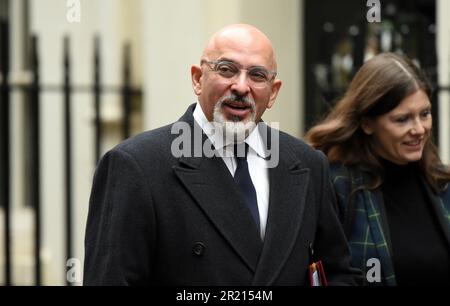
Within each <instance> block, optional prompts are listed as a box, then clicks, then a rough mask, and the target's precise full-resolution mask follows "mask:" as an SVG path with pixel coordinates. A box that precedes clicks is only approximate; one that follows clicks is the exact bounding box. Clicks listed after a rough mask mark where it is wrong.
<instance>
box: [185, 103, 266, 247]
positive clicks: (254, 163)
mask: <svg viewBox="0 0 450 306" xmlns="http://www.w3.org/2000/svg"><path fill="white" fill-rule="evenodd" d="M193 115H194V119H195V121H196V122H197V124H198V125H199V126H200V127H201V128H202V130H203V131H204V132H205V134H206V135H207V136H208V138H209V140H210V141H211V142H212V144H213V145H214V148H215V149H216V150H217V152H218V155H219V156H220V157H221V158H222V160H223V161H224V163H225V165H226V166H227V168H228V170H229V171H230V173H231V175H232V176H234V173H235V171H236V166H237V163H236V158H235V157H234V155H233V143H228V144H223V141H222V140H219V141H218V140H217V134H216V133H214V127H213V125H212V123H211V122H209V121H208V119H207V118H206V116H205V114H204V113H203V110H202V107H201V106H200V104H199V103H198V102H197V105H196V106H195V110H194V114H193ZM260 124H265V123H260ZM245 142H246V143H247V144H248V146H249V149H248V154H247V163H248V169H249V172H250V177H251V179H252V182H253V185H254V186H255V190H256V199H257V201H258V211H259V221H260V227H261V228H260V229H261V239H262V240H264V235H265V232H266V225H267V213H268V210H269V171H268V165H267V160H266V158H267V156H268V153H267V151H266V150H265V149H264V148H265V146H264V142H263V141H262V139H261V135H260V134H259V132H258V128H255V129H254V130H253V131H252V132H251V133H250V135H248V137H247V139H245ZM224 151H227V154H224Z"/></svg>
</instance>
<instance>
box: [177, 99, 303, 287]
mask: <svg viewBox="0 0 450 306" xmlns="http://www.w3.org/2000/svg"><path fill="white" fill-rule="evenodd" d="M194 107H195V104H193V105H191V106H190V107H189V108H188V111H187V112H186V114H185V115H183V117H181V118H180V121H184V122H187V123H188V124H189V125H190V126H191V127H194V126H195V125H196V123H195V122H194V119H193V116H192V112H193V110H194ZM267 129H268V135H270V134H271V133H270V128H269V127H267ZM205 142H209V139H208V137H207V136H206V135H205V134H203V136H202V143H205ZM192 143H194V142H192ZM269 143H270V141H269ZM209 145H210V143H209ZM279 152H280V153H279V156H280V160H279V163H278V166H277V167H275V168H270V169H269V183H270V199H269V214H268V220H267V228H266V234H265V240H264V243H263V242H262V241H261V239H260V237H259V233H258V231H257V229H256V227H255V225H254V222H253V219H252V216H251V214H250V212H249V211H248V209H247V208H246V205H245V204H244V202H243V200H242V199H241V196H240V195H239V193H238V191H237V188H236V186H235V182H234V180H233V178H232V176H231V174H230V173H229V171H228V169H227V167H226V165H225V163H224V162H223V160H222V159H221V158H220V157H210V158H208V157H192V156H183V157H180V158H179V163H178V165H176V166H174V167H173V170H174V172H175V174H176V175H177V177H178V178H179V179H180V181H181V182H182V184H183V185H184V186H185V188H186V189H187V190H188V191H189V193H190V194H191V196H192V197H193V198H194V199H195V202H196V204H197V205H198V206H199V207H200V208H201V209H202V211H203V212H204V213H205V215H206V216H207V217H208V218H209V219H210V221H211V223H212V224H214V226H215V228H216V229H217V230H218V231H219V232H220V233H221V234H222V236H223V237H224V238H225V239H226V240H227V241H228V242H229V243H230V245H231V246H232V248H233V249H234V250H235V251H236V253H237V254H238V255H239V257H240V258H241V259H242V261H243V262H244V263H245V264H246V265H247V267H248V268H249V269H250V270H251V271H252V272H254V279H253V284H254V285H270V284H272V283H273V282H274V281H275V280H276V277H277V276H278V274H279V273H280V271H281V270H282V268H283V266H284V264H285V263H286V261H287V259H288V257H289V255H290V253H291V251H292V249H293V247H294V245H295V241H296V238H297V236H298V234H299V231H300V227H301V224H302V219H303V213H304V206H305V198H306V190H307V186H308V182H309V169H307V168H303V167H302V165H301V164H300V162H299V161H298V159H296V158H295V157H294V155H293V154H292V153H291V149H290V148H289V147H288V146H287V145H285V144H283V143H280V150H279Z"/></svg>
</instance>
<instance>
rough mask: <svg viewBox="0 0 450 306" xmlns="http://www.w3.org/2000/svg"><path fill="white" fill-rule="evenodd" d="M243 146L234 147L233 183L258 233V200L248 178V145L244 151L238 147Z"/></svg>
mask: <svg viewBox="0 0 450 306" xmlns="http://www.w3.org/2000/svg"><path fill="white" fill-rule="evenodd" d="M243 145H244V144H239V145H237V146H235V150H234V152H235V156H236V162H237V167H236V172H235V173H234V181H235V182H236V184H237V185H238V188H239V190H240V191H241V193H242V195H243V196H244V199H245V203H246V204H247V206H248V208H249V209H250V212H251V213H252V216H253V219H254V220H255V223H256V227H257V229H258V231H259V230H260V227H259V212H258V200H257V199H256V190H255V186H253V182H252V179H251V177H250V172H249V171H248V163H247V152H248V144H247V143H245V149H244V148H242V147H240V148H239V146H243Z"/></svg>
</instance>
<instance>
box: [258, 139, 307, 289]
mask: <svg viewBox="0 0 450 306" xmlns="http://www.w3.org/2000/svg"><path fill="white" fill-rule="evenodd" d="M309 176H310V172H309V169H308V168H302V166H301V164H300V161H299V160H298V159H295V158H294V156H292V155H291V153H290V152H289V149H288V148H286V147H284V146H283V144H280V160H279V164H278V166H277V167H275V168H270V169H269V182H270V199H269V213H268V220H267V227H266V235H265V241H264V245H263V250H262V254H261V258H260V262H259V264H258V268H257V271H256V275H255V278H254V280H253V285H257V286H264V285H272V284H273V283H274V281H275V280H276V278H277V276H278V275H279V273H280V271H281V269H282V268H283V266H284V265H285V263H286V260H287V259H288V258H289V256H290V254H291V252H292V249H293V247H294V245H295V242H296V240H297V237H298V235H299V231H300V227H301V225H302V219H303V214H304V208H305V199H306V193H307V187H308V182H309Z"/></svg>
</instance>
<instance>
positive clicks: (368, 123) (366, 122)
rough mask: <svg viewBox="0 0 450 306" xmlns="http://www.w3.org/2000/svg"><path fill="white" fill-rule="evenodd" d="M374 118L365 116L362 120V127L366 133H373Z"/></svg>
mask: <svg viewBox="0 0 450 306" xmlns="http://www.w3.org/2000/svg"><path fill="white" fill-rule="evenodd" d="M372 124H373V122H372V119H370V118H368V117H364V118H362V120H361V129H362V130H363V131H364V133H366V134H367V135H372V134H373V127H372Z"/></svg>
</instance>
